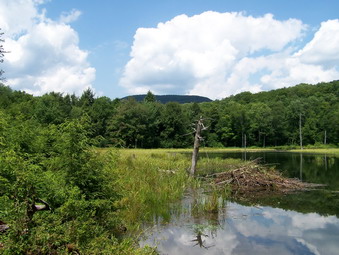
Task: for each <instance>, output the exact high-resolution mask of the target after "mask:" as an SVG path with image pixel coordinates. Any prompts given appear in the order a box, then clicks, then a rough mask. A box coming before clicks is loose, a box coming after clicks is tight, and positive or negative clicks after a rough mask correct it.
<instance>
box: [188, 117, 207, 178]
mask: <svg viewBox="0 0 339 255" xmlns="http://www.w3.org/2000/svg"><path fill="white" fill-rule="evenodd" d="M203 121H204V120H203V118H202V117H200V119H199V120H198V122H197V125H196V128H195V137H194V147H193V153H192V165H191V170H190V175H191V176H194V174H195V172H196V169H197V162H198V154H199V147H200V141H202V139H203V138H202V137H201V131H203V130H205V129H207V127H205V126H204V123H203Z"/></svg>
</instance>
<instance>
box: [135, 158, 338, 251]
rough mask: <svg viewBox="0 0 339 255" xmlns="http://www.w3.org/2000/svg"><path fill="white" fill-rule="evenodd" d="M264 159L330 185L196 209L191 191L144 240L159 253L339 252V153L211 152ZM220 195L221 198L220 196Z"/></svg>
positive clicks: (286, 172)
mask: <svg viewBox="0 0 339 255" xmlns="http://www.w3.org/2000/svg"><path fill="white" fill-rule="evenodd" d="M209 156H210V157H212V156H218V157H233V158H242V159H246V160H250V159H254V158H258V157H260V158H263V160H265V162H266V163H267V164H273V163H275V164H276V168H277V169H279V170H280V171H282V172H283V173H284V175H286V176H288V177H298V178H300V179H302V180H303V181H308V182H314V183H321V184H327V185H328V187H327V188H326V189H321V190H318V191H308V192H302V193H297V194H286V195H279V196H278V195H274V196H273V195H272V196H270V197H260V198H257V199H255V200H253V199H242V200H240V201H239V200H232V199H230V200H229V201H226V203H222V202H220V206H219V210H218V212H216V213H196V212H194V210H193V208H194V203H195V200H196V197H195V195H194V194H191V193H188V194H187V195H186V196H185V198H184V199H183V200H182V201H181V207H182V208H183V209H182V210H181V211H180V213H173V216H172V218H171V221H170V222H169V223H167V224H163V223H157V224H155V225H154V226H153V227H151V228H149V229H148V230H147V231H146V238H145V240H142V241H141V245H146V244H148V245H152V246H154V245H156V246H157V247H158V250H159V252H160V254H188V255H189V254H194V255H196V254H197V255H198V254H274V255H279V254H325V255H327V254H328V255H332V254H339V193H338V192H337V190H339V158H335V157H331V156H328V155H314V154H305V153H304V154H298V153H282V152H281V153H277V152H265V153H263V152H262V153H247V154H246V155H245V154H243V153H228V154H226V155H225V154H214V155H209ZM220 200H221V198H220Z"/></svg>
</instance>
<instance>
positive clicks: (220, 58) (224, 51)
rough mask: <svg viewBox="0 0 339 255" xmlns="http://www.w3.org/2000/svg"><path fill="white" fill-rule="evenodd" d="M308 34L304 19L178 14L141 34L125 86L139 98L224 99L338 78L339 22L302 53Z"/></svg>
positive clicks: (320, 32)
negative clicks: (186, 96) (152, 95)
mask: <svg viewBox="0 0 339 255" xmlns="http://www.w3.org/2000/svg"><path fill="white" fill-rule="evenodd" d="M306 31H307V25H305V24H303V23H302V21H300V20H297V19H288V20H284V21H279V20H276V19H275V18H274V17H273V15H271V14H266V15H264V16H262V17H252V16H246V15H245V14H244V13H218V12H212V11H209V12H204V13H202V14H200V15H195V16H192V17H188V16H186V15H180V16H177V17H175V18H173V19H172V20H170V21H168V22H166V23H159V24H158V26H157V27H156V28H139V29H138V30H137V31H136V34H135V36H134V43H133V46H132V50H131V53H130V54H131V59H130V61H129V62H128V63H127V64H126V66H125V68H124V72H123V76H122V78H121V80H120V85H121V86H123V87H125V88H127V90H128V91H129V93H135V94H137V93H145V92H147V90H152V91H153V92H155V93H158V94H170V93H178V94H198V95H205V96H209V97H211V98H221V97H225V96H228V95H231V94H235V93H239V92H242V91H251V92H258V91H261V90H269V89H275V88H280V87H285V86H292V85H295V84H298V83H301V82H307V83H317V82H321V81H330V80H333V79H338V77H339V72H338V64H337V63H338V62H337V58H338V56H339V46H338V45H339V43H338V40H339V39H338V38H339V22H338V20H334V21H327V22H324V23H322V24H321V27H320V29H319V30H318V32H317V33H316V34H315V36H314V38H313V40H312V41H311V42H309V43H308V44H307V45H306V46H305V47H304V48H302V49H301V47H300V46H299V48H298V45H300V43H301V42H302V39H303V35H304V34H305V32H306ZM333 34H335V37H334V38H333ZM329 43H330V44H331V46H330V47H327V48H326V49H325V48H324V46H325V45H326V44H329ZM333 55H335V57H334V56H333ZM330 60H333V61H332V65H327V64H326V63H328V61H330Z"/></svg>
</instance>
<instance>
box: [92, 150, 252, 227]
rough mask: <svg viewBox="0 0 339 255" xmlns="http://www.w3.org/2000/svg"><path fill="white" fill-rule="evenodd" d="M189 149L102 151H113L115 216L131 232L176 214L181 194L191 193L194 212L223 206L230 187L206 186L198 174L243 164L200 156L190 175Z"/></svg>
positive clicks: (103, 151) (208, 210)
mask: <svg viewBox="0 0 339 255" xmlns="http://www.w3.org/2000/svg"><path fill="white" fill-rule="evenodd" d="M190 151H191V150H185V149H154V150H145V149H121V150H114V149H113V150H109V149H106V150H103V149H100V150H99V153H102V154H105V153H107V152H109V153H111V154H114V155H115V156H114V157H113V158H112V161H114V162H112V167H111V170H110V171H112V174H114V175H115V176H116V178H115V179H116V183H114V186H115V187H116V189H118V190H119V193H120V196H121V199H120V200H119V201H118V202H117V207H118V208H120V209H119V210H118V215H119V217H120V218H121V219H122V220H123V222H124V225H125V226H126V227H127V229H128V230H130V231H131V232H135V231H137V232H138V231H139V230H140V228H141V227H142V226H143V225H144V224H145V223H147V222H149V223H151V222H162V223H166V222H168V221H170V219H171V216H172V215H176V214H178V213H179V214H180V211H181V210H183V208H180V200H181V199H182V198H183V197H184V194H185V193H190V195H192V194H195V195H194V196H195V198H194V202H193V203H192V205H191V209H192V213H193V214H194V215H202V214H206V213H217V212H218V211H219V210H220V209H221V208H223V207H224V203H225V201H226V197H227V196H228V194H229V192H230V189H228V188H227V186H225V187H224V189H223V190H221V189H215V188H213V187H211V186H209V185H206V183H204V181H202V178H199V177H200V176H205V175H207V174H211V173H217V172H224V171H227V170H231V169H235V168H239V167H241V166H243V165H244V164H248V163H245V162H243V161H241V160H240V159H221V158H211V159H209V158H201V159H199V162H198V171H197V177H198V178H191V177H190V176H189V175H188V172H187V171H188V169H189V167H190V164H191V158H190V154H188V153H189V152H190Z"/></svg>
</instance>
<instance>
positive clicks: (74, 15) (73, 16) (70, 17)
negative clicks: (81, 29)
mask: <svg viewBox="0 0 339 255" xmlns="http://www.w3.org/2000/svg"><path fill="white" fill-rule="evenodd" d="M80 15H81V11H79V10H76V9H73V10H71V11H70V12H63V13H62V14H61V16H60V22H61V23H71V22H73V21H76V20H77V19H78V18H79V17H80Z"/></svg>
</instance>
